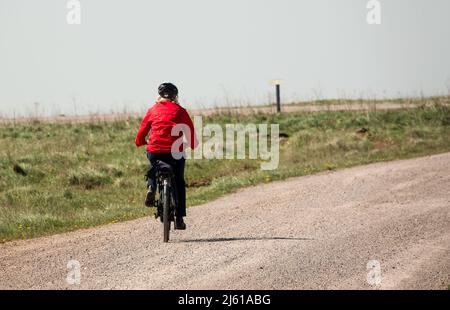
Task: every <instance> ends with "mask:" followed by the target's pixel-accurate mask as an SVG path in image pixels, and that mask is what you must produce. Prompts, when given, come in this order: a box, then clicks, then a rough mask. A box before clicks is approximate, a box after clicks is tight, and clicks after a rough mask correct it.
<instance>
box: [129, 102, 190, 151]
mask: <svg viewBox="0 0 450 310" xmlns="http://www.w3.org/2000/svg"><path fill="white" fill-rule="evenodd" d="M177 124H186V125H187V126H188V127H189V129H190V131H191V135H190V136H186V140H187V145H188V146H190V147H191V148H192V149H194V148H195V147H196V146H197V139H196V137H195V132H194V125H193V124H192V120H191V118H190V116H189V114H188V113H187V112H186V110H185V109H183V108H182V107H181V106H180V105H178V104H176V103H174V102H172V101H162V102H157V103H155V105H154V106H153V107H151V108H150V109H149V110H148V111H147V114H146V115H145V117H144V119H143V120H142V123H141V126H140V127H139V131H138V133H137V135H136V140H135V142H136V146H138V147H139V146H143V145H146V144H147V142H146V137H147V135H148V133H149V132H150V129H151V132H150V137H149V139H148V145H147V151H148V152H150V153H171V149H172V144H173V143H174V142H175V141H176V140H178V139H179V138H180V137H181V136H183V133H180V134H179V135H178V136H172V128H173V127H174V126H175V125H177ZM179 151H180V152H182V151H183V146H181V147H180V149H179Z"/></svg>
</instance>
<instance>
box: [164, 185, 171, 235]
mask: <svg viewBox="0 0 450 310" xmlns="http://www.w3.org/2000/svg"><path fill="white" fill-rule="evenodd" d="M164 183H165V184H164V186H163V191H162V202H163V224H164V242H169V235H170V192H169V184H167V183H168V182H164Z"/></svg>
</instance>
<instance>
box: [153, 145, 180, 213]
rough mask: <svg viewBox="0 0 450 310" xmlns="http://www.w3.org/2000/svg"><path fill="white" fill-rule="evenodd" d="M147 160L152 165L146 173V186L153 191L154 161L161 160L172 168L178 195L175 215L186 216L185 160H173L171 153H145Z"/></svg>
mask: <svg viewBox="0 0 450 310" xmlns="http://www.w3.org/2000/svg"><path fill="white" fill-rule="evenodd" d="M147 158H148V160H149V161H150V163H151V165H152V167H151V168H150V171H149V173H148V180H147V186H151V187H152V188H153V189H156V166H155V163H156V161H157V160H161V161H163V162H165V163H168V164H170V165H171V166H172V167H173V172H174V174H175V184H176V187H177V194H178V204H177V209H176V214H177V216H186V183H185V181H184V166H185V159H184V158H181V159H174V158H173V156H172V154H171V153H147Z"/></svg>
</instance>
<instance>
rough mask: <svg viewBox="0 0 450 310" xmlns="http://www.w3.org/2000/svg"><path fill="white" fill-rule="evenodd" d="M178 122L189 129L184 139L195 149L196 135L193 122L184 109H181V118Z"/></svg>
mask: <svg viewBox="0 0 450 310" xmlns="http://www.w3.org/2000/svg"><path fill="white" fill-rule="evenodd" d="M180 123H182V124H186V125H187V126H188V127H189V130H190V136H189V135H186V140H187V143H188V145H189V146H190V147H191V149H195V148H196V147H197V145H198V140H197V136H196V135H195V129H194V124H193V123H192V120H191V117H190V116H189V114H188V113H187V111H186V110H185V109H181V119H180Z"/></svg>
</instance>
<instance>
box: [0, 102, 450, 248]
mask: <svg viewBox="0 0 450 310" xmlns="http://www.w3.org/2000/svg"><path fill="white" fill-rule="evenodd" d="M443 101H444V102H447V101H448V98H444V99H442V98H431V99H426V102H427V103H428V104H430V103H431V104H432V106H430V107H425V106H424V107H421V108H418V109H412V110H392V111H339V112H332V111H324V112H314V113H305V112H303V113H290V114H280V115H273V114H253V115H246V116H242V115H239V114H232V113H225V114H217V115H212V116H208V117H205V118H204V124H207V123H218V124H222V125H224V124H227V123H230V124H231V123H237V122H238V123H243V124H245V123H257V124H258V123H275V124H280V131H281V133H282V136H283V138H282V139H281V148H280V166H279V169H277V170H275V171H262V170H260V168H259V167H260V162H259V161H255V160H195V161H194V160H193V161H188V164H187V170H186V181H187V185H188V205H189V206H193V205H198V204H201V203H204V202H206V201H209V200H211V199H214V198H216V197H219V196H221V195H223V194H225V193H229V192H231V191H233V190H235V189H236V188H239V187H243V186H248V185H254V184H258V183H263V182H270V181H273V180H280V179H285V178H288V177H293V176H301V175H307V174H313V173H317V172H320V171H324V170H333V169H339V168H344V167H350V166H355V165H360V164H367V163H372V162H378V161H386V160H394V159H400V158H411V157H416V156H422V155H428V154H436V153H442V152H449V151H450V108H449V107H448V106H445V105H442V104H441V103H442V102H443ZM139 122H140V119H128V120H125V121H117V122H93V123H86V124H70V123H62V124H46V123H40V122H37V121H36V122H31V123H29V124H20V125H18V124H16V125H13V124H9V125H1V126H0V145H1V148H0V242H6V241H9V240H13V239H24V238H32V237H36V236H42V235H47V234H53V233H58V232H65V231H70V230H74V229H78V228H83V227H91V226H95V225H100V224H107V223H115V222H119V221H125V220H129V219H134V218H138V217H142V216H145V215H148V214H149V213H150V212H151V211H150V210H148V209H147V208H145V207H143V198H144V195H145V184H144V173H145V171H146V169H147V168H148V163H147V160H146V158H145V150H144V149H137V148H136V147H135V146H134V135H135V132H136V130H137V127H138V125H139ZM361 128H365V129H366V130H363V131H361V130H360V129H361Z"/></svg>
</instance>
